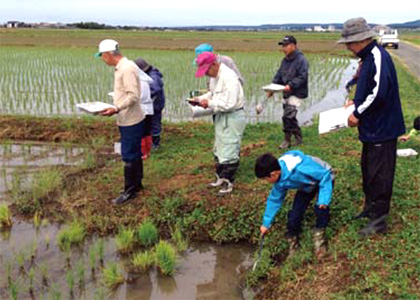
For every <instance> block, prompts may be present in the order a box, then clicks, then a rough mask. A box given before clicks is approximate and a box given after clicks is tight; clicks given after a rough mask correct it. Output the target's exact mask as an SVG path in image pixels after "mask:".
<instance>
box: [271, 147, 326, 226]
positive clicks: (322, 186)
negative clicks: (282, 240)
mask: <svg viewBox="0 0 420 300" xmlns="http://www.w3.org/2000/svg"><path fill="white" fill-rule="evenodd" d="M279 164H280V169H281V174H280V178H279V180H278V181H277V182H276V183H275V184H274V185H273V188H272V189H271V192H270V195H269V196H268V198H267V206H266V209H265V213H264V217H263V225H264V227H267V228H269V227H270V226H271V223H272V222H273V219H274V217H275V216H276V214H277V212H278V211H279V210H280V208H281V206H282V204H283V201H284V198H285V197H286V195H287V191H288V190H290V189H297V190H302V191H304V192H307V193H310V192H311V191H313V190H314V189H316V188H319V192H318V200H317V202H316V204H317V205H321V204H324V205H329V204H330V202H331V197H332V191H333V180H334V173H333V171H332V169H331V166H330V165H328V164H327V163H326V162H324V161H322V160H321V159H319V158H318V157H313V156H310V155H305V154H304V153H303V152H301V151H298V150H292V151H288V152H286V153H285V154H284V155H283V156H281V157H280V158H279Z"/></svg>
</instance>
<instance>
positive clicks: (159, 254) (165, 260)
mask: <svg viewBox="0 0 420 300" xmlns="http://www.w3.org/2000/svg"><path fill="white" fill-rule="evenodd" d="M156 265H157V266H158V268H159V270H160V272H161V273H162V274H163V275H168V276H172V275H173V274H174V272H175V265H176V252H175V249H174V247H173V246H172V245H171V244H169V243H168V242H165V241H162V240H161V241H160V242H159V244H157V246H156Z"/></svg>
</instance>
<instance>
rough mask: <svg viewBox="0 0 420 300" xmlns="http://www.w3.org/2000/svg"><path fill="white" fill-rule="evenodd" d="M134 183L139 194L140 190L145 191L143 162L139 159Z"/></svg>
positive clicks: (135, 165)
mask: <svg viewBox="0 0 420 300" xmlns="http://www.w3.org/2000/svg"><path fill="white" fill-rule="evenodd" d="M133 176H134V177H133V181H134V182H135V185H136V189H135V191H136V192H139V191H140V190H143V189H144V187H143V184H142V180H143V160H141V159H139V160H138V161H136V162H134V174H133Z"/></svg>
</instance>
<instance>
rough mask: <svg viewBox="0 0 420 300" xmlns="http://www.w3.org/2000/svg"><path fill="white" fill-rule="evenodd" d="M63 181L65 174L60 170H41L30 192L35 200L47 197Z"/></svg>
mask: <svg viewBox="0 0 420 300" xmlns="http://www.w3.org/2000/svg"><path fill="white" fill-rule="evenodd" d="M62 181H63V175H62V174H61V172H60V171H59V170H56V169H50V170H45V171H43V172H40V173H39V174H38V175H37V176H36V177H35V178H34V180H33V182H32V185H31V188H30V193H31V198H32V200H33V201H35V202H36V201H39V200H40V199H43V198H45V197H46V196H47V195H48V194H49V193H51V192H52V191H54V190H55V189H57V188H58V187H59V186H60V185H61V184H62Z"/></svg>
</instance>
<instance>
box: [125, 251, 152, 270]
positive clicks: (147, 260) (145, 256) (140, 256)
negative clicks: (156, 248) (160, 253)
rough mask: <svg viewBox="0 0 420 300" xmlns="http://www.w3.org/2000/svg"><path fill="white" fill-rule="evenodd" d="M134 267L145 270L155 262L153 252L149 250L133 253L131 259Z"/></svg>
mask: <svg viewBox="0 0 420 300" xmlns="http://www.w3.org/2000/svg"><path fill="white" fill-rule="evenodd" d="M131 262H132V264H133V265H134V267H136V268H138V269H140V270H142V271H146V270H148V269H149V268H150V267H151V266H153V264H154V263H155V254H154V253H153V252H151V251H144V252H140V253H137V254H135V255H134V257H133V258H132V259H131Z"/></svg>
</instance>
